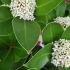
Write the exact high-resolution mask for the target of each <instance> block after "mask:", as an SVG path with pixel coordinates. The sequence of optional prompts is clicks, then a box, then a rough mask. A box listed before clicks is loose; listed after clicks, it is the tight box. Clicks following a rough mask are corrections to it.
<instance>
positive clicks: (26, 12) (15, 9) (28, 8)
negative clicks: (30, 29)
mask: <svg viewBox="0 0 70 70" xmlns="http://www.w3.org/2000/svg"><path fill="white" fill-rule="evenodd" d="M35 6H36V2H35V0H11V4H10V9H11V12H12V15H13V16H14V17H17V16H19V17H20V19H21V18H22V19H24V20H34V19H35V17H34V11H35Z"/></svg>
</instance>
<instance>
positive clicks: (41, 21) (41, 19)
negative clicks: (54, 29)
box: [36, 16, 47, 30]
mask: <svg viewBox="0 0 70 70" xmlns="http://www.w3.org/2000/svg"><path fill="white" fill-rule="evenodd" d="M36 21H37V22H38V23H39V25H40V27H41V30H42V29H43V28H44V27H45V26H46V24H47V20H46V16H38V17H36Z"/></svg>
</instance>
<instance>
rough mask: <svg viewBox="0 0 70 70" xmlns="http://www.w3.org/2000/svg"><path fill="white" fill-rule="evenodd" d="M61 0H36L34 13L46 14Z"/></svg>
mask: <svg viewBox="0 0 70 70" xmlns="http://www.w3.org/2000/svg"><path fill="white" fill-rule="evenodd" d="M62 1H63V0H36V4H37V7H36V15H37V16H40V15H47V14H48V13H49V12H50V11H52V10H53V9H54V8H55V7H56V6H57V5H59V4H60V3H61V2H62Z"/></svg>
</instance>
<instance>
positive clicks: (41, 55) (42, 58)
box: [23, 44, 52, 70]
mask: <svg viewBox="0 0 70 70" xmlns="http://www.w3.org/2000/svg"><path fill="white" fill-rule="evenodd" d="M51 52H52V44H48V45H46V46H45V48H43V49H41V50H39V51H38V52H37V53H36V54H35V55H34V56H33V57H32V58H31V59H30V60H29V61H28V62H27V63H26V64H24V65H23V66H26V67H28V68H34V69H37V70H39V69H41V68H42V67H43V66H44V65H45V64H46V63H48V62H49V60H50V59H49V58H50V55H51Z"/></svg>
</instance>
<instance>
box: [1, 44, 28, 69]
mask: <svg viewBox="0 0 70 70" xmlns="http://www.w3.org/2000/svg"><path fill="white" fill-rule="evenodd" d="M26 56H27V52H26V51H25V49H22V47H21V46H19V45H10V46H5V47H3V48H0V60H1V61H0V70H14V64H15V62H17V61H19V60H20V59H22V58H25V57H26Z"/></svg>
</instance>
